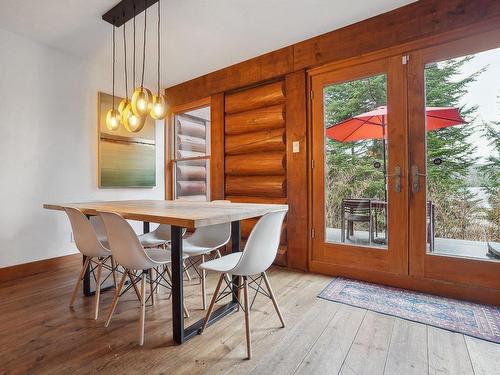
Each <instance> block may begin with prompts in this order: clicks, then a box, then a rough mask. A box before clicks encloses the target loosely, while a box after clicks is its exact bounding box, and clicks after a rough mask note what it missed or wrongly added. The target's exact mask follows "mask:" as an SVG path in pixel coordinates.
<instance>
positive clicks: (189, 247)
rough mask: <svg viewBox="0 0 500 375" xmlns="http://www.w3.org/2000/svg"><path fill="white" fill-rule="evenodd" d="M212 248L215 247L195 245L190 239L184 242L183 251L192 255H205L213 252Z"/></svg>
mask: <svg viewBox="0 0 500 375" xmlns="http://www.w3.org/2000/svg"><path fill="white" fill-rule="evenodd" d="M212 250H214V249H212V248H210V247H206V246H197V245H193V244H192V243H190V242H189V241H183V242H182V252H183V253H184V254H187V255H188V256H191V257H192V256H197V255H203V254H206V253H209V252H211V251H212Z"/></svg>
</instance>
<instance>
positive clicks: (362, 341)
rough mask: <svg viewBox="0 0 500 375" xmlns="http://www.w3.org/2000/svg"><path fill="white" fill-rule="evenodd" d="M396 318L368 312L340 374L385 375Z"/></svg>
mask: <svg viewBox="0 0 500 375" xmlns="http://www.w3.org/2000/svg"><path fill="white" fill-rule="evenodd" d="M394 322H395V318H394V317H391V316H387V315H382V314H378V313H375V312H373V311H368V312H367V313H366V316H365V318H364V320H363V323H361V326H360V327H359V331H358V333H357V335H356V338H355V339H354V342H353V344H352V347H351V350H350V351H349V353H348V355H347V357H346V359H345V362H344V364H343V365H342V368H341V371H340V374H342V375H363V374H366V375H377V374H383V373H384V368H385V362H386V359H387V354H388V351H389V344H390V340H391V336H392V330H393V327H394Z"/></svg>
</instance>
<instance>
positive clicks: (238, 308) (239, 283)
mask: <svg viewBox="0 0 500 375" xmlns="http://www.w3.org/2000/svg"><path fill="white" fill-rule="evenodd" d="M236 277H237V278H238V289H237V290H236V298H238V302H239V303H238V306H237V307H236V311H240V304H241V285H242V283H241V276H236Z"/></svg>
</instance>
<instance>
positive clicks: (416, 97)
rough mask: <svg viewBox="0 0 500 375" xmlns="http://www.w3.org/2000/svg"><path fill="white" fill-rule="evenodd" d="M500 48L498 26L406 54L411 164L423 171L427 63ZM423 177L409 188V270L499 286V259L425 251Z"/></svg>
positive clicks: (474, 283) (431, 276)
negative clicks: (415, 186)
mask: <svg viewBox="0 0 500 375" xmlns="http://www.w3.org/2000/svg"><path fill="white" fill-rule="evenodd" d="M494 48H500V30H494V31H489V32H486V33H483V34H480V35H474V36H470V37H466V38H463V39H460V40H455V41H453V42H448V43H443V44H440V45H437V46H432V47H428V48H425V49H419V50H416V51H413V52H411V53H410V54H409V64H408V97H409V98H410V97H411V98H413V99H412V100H411V101H408V118H409V120H408V122H409V131H410V133H409V135H410V139H412V140H414V142H411V144H410V149H409V151H410V159H409V161H410V165H417V166H418V168H419V171H421V173H424V174H425V173H426V159H427V157H426V147H425V141H426V132H425V111H424V108H425V81H424V69H425V65H426V64H427V63H431V62H437V61H442V60H447V59H451V58H454V57H460V56H465V55H469V54H473V53H478V52H482V51H486V50H489V49H494ZM426 191H427V189H426V178H425V176H423V177H421V178H420V191H419V192H418V193H413V192H410V215H409V220H410V221H409V223H410V228H412V231H411V232H410V241H409V244H410V248H409V254H410V273H411V274H412V275H413V276H417V277H424V278H430V279H440V280H445V281H451V282H457V283H462V284H472V285H476V286H480V287H486V288H496V289H500V280H498V275H500V262H498V261H493V260H492V261H489V260H479V259H466V258H458V257H451V256H447V255H444V254H436V253H434V254H429V253H427V251H426V248H427V240H426V236H427V234H426V200H427V198H426Z"/></svg>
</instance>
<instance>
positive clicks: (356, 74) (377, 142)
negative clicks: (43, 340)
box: [311, 58, 408, 273]
mask: <svg viewBox="0 0 500 375" xmlns="http://www.w3.org/2000/svg"><path fill="white" fill-rule="evenodd" d="M311 88H312V92H313V95H314V97H313V100H312V111H311V113H312V123H313V129H312V143H313V147H312V150H313V153H312V158H313V163H314V168H313V169H312V190H313V215H312V217H313V223H312V227H313V228H312V230H313V240H312V241H313V246H312V261H315V262H323V263H325V264H334V265H339V266H352V267H355V268H358V269H367V270H377V271H385V272H393V273H407V272H408V268H407V267H408V259H407V253H406V252H405V251H404V249H405V248H406V247H407V245H406V242H407V236H406V231H405V230H403V228H404V227H405V226H406V222H407V205H406V202H407V194H408V192H407V190H408V189H407V184H406V183H405V182H404V178H405V177H404V170H405V166H406V164H407V160H406V154H407V152H406V129H407V126H406V116H405V100H404V94H405V93H404V88H405V86H404V69H403V66H402V64H401V59H400V58H388V59H382V60H378V61H375V62H370V63H366V64H362V65H357V66H354V67H349V68H345V69H339V70H335V71H332V72H326V73H323V74H318V75H314V76H312V79H311Z"/></svg>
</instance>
